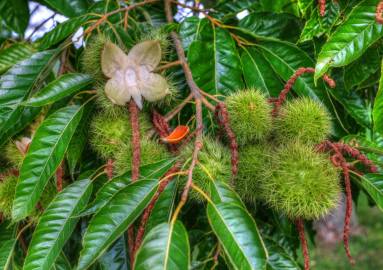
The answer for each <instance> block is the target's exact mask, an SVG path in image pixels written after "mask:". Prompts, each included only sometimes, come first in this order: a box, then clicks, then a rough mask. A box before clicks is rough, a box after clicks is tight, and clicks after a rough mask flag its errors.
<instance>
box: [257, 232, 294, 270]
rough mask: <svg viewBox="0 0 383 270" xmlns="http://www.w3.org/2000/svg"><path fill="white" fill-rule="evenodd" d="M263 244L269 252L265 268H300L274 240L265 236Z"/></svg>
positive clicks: (283, 269) (289, 269)
mask: <svg viewBox="0 0 383 270" xmlns="http://www.w3.org/2000/svg"><path fill="white" fill-rule="evenodd" d="M264 240H265V244H266V248H267V251H268V254H269V258H268V260H267V267H266V269H267V270H300V269H301V267H300V266H299V265H298V263H297V262H296V261H295V260H294V258H292V257H291V256H290V255H289V254H288V253H287V252H285V251H284V249H283V248H282V247H281V246H279V245H278V243H276V242H275V241H274V240H272V239H269V238H266V239H264Z"/></svg>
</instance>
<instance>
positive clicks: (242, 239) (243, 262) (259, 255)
mask: <svg viewBox="0 0 383 270" xmlns="http://www.w3.org/2000/svg"><path fill="white" fill-rule="evenodd" d="M207 217H208V219H209V223H210V226H211V227H212V229H213V231H214V233H215V235H216V236H217V237H218V240H219V242H220V243H221V245H222V248H223V250H224V251H225V254H226V256H227V257H228V259H229V261H230V263H231V264H232V265H233V266H234V268H235V269H241V270H247V269H265V267H266V263H267V257H268V255H267V251H266V247H265V245H264V243H263V241H262V238H261V236H260V234H259V232H258V229H257V225H256V224H255V221H254V219H253V218H252V217H251V216H250V214H249V213H248V212H247V211H246V210H245V209H244V208H243V207H241V206H239V205H238V204H235V203H218V204H210V203H209V204H208V206H207Z"/></svg>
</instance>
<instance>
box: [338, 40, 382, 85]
mask: <svg viewBox="0 0 383 270" xmlns="http://www.w3.org/2000/svg"><path fill="white" fill-rule="evenodd" d="M379 67H380V56H379V51H378V49H377V48H373V47H370V48H368V49H367V51H366V52H365V53H364V54H363V55H362V56H361V57H360V58H359V59H358V60H356V61H355V62H353V63H352V64H350V65H348V66H347V67H345V71H344V84H345V88H346V91H350V90H351V88H353V87H355V86H358V85H359V84H361V83H362V82H364V81H365V80H367V79H368V78H369V77H370V76H371V75H373V74H374V73H375V72H376V71H378V70H379Z"/></svg>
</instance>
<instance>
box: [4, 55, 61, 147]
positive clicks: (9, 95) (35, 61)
mask: <svg viewBox="0 0 383 270" xmlns="http://www.w3.org/2000/svg"><path fill="white" fill-rule="evenodd" d="M55 53H56V51H54V50H52V51H45V52H38V53H36V54H34V55H32V57H30V58H28V59H26V60H23V61H21V62H19V63H18V64H16V65H14V66H13V67H12V68H10V69H9V70H8V71H7V72H6V73H5V74H4V75H2V76H1V77H0V137H1V138H2V139H3V140H2V141H1V142H0V144H3V143H5V142H6V140H7V139H8V137H9V136H12V135H14V134H15V132H18V131H19V130H16V131H15V123H17V122H19V121H20V120H21V119H20V118H21V117H23V120H22V121H21V122H22V123H23V124H22V125H21V124H20V125H21V126H22V127H24V126H26V125H27V124H28V123H30V122H31V121H32V120H33V118H31V117H25V116H26V115H29V116H31V115H34V114H33V113H32V111H34V112H36V110H30V109H26V108H25V107H24V106H22V105H21V104H20V103H21V102H22V101H24V100H25V99H26V98H27V97H28V95H29V94H30V92H31V90H32V88H33V87H35V83H36V82H37V81H38V80H39V79H41V75H42V73H43V71H44V70H45V68H46V67H47V66H48V64H49V63H50V61H51V60H52V58H53V57H54V56H55ZM28 112H29V113H28Z"/></svg>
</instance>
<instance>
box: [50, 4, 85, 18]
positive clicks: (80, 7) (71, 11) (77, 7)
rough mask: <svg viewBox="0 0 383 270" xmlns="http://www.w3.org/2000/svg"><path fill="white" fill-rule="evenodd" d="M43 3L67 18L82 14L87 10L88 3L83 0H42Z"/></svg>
mask: <svg viewBox="0 0 383 270" xmlns="http://www.w3.org/2000/svg"><path fill="white" fill-rule="evenodd" d="M44 3H46V4H47V5H48V6H49V7H51V8H53V9H54V10H56V11H58V12H60V13H61V14H63V15H65V16H66V17H69V18H72V17H75V16H78V15H82V14H84V13H85V12H86V10H87V8H88V5H87V4H88V2H87V1H83V0H71V1H65V0H44Z"/></svg>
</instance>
